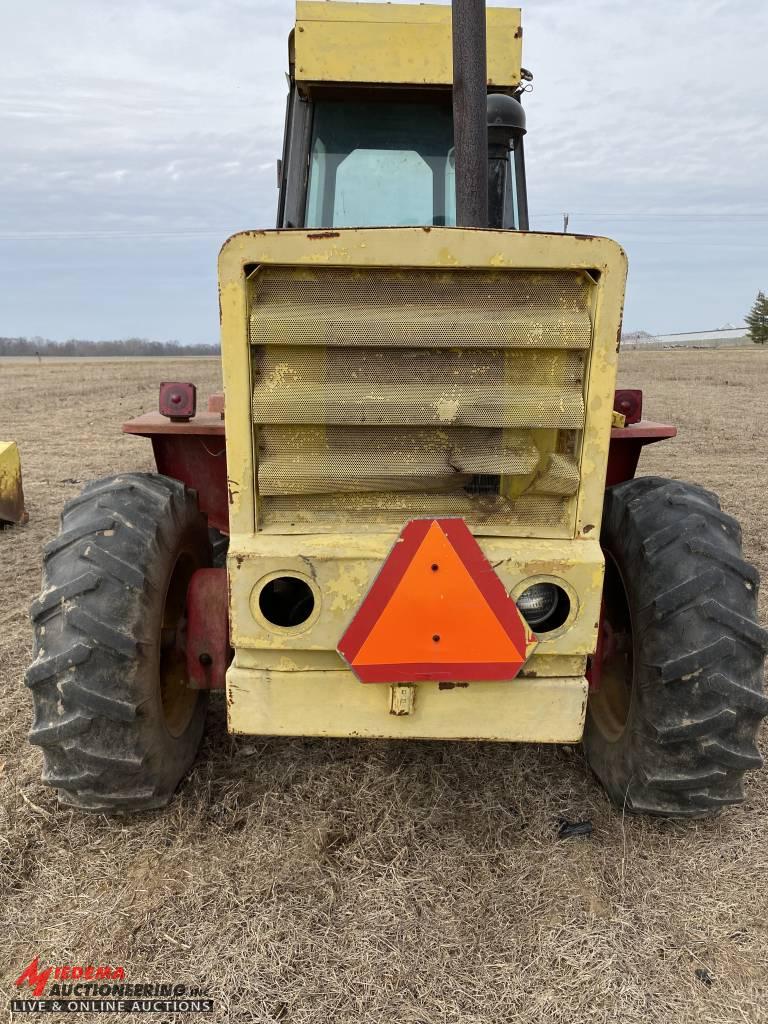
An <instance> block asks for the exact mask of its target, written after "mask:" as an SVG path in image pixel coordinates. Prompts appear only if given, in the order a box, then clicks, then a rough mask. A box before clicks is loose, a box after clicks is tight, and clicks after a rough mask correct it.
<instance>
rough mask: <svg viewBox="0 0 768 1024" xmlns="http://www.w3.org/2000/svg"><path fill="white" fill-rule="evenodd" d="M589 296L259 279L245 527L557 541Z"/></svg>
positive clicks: (406, 275)
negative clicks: (252, 478) (251, 506)
mask: <svg viewBox="0 0 768 1024" xmlns="http://www.w3.org/2000/svg"><path fill="white" fill-rule="evenodd" d="M593 288H594V284H593V282H592V281H591V279H590V278H589V277H588V276H587V275H586V274H577V273H565V272H551V273H541V272H538V273H527V272H521V271H503V272H500V271H489V272H476V271H466V270H454V271H410V272H405V271H388V270H382V269H375V270H359V269H351V270H343V269H339V268H311V269H308V268H304V267H302V268H294V267H290V268H283V267H278V268H268V269H267V268H262V269H260V270H259V271H258V272H257V273H256V274H254V275H253V277H252V279H251V293H250V304H251V307H250V338H251V343H252V346H253V348H252V352H253V356H252V358H253V418H254V423H255V425H256V454H257V460H258V478H257V479H258V491H259V509H260V523H261V524H262V525H270V524H281V525H283V526H285V527H297V528H298V527H306V526H307V525H308V524H313V525H314V527H315V528H317V529H321V530H322V529H334V528H343V525H344V524H348V525H352V524H355V525H360V524H369V523H370V524H380V525H386V526H389V525H393V526H398V525H401V524H402V523H403V522H404V521H406V520H407V519H408V518H412V517H414V516H419V515H433V514H442V515H461V516H463V517H464V518H466V519H467V521H468V522H469V523H470V524H477V525H480V524H484V525H492V526H494V527H497V528H499V529H500V530H501V531H502V532H510V533H514V532H515V527H516V526H517V527H522V526H525V527H526V528H531V527H536V526H538V525H541V526H546V527H547V528H548V529H549V530H552V529H558V528H562V530H563V531H564V532H565V531H567V530H568V528H569V525H570V523H571V521H572V512H573V497H574V495H575V494H576V492H577V491H578V486H579V476H578V454H579V448H580V437H581V430H582V428H583V425H584V373H585V364H586V359H587V355H588V353H587V352H586V351H585V350H586V349H588V347H589V345H590V341H591V331H592V327H591V316H590V308H591V301H592V294H591V293H592V290H593Z"/></svg>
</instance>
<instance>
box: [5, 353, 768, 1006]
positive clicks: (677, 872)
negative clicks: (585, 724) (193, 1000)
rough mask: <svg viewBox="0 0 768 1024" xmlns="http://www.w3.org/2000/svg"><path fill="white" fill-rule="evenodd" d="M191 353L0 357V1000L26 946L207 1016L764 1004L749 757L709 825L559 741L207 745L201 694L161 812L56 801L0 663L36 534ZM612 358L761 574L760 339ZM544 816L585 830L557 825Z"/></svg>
mask: <svg viewBox="0 0 768 1024" xmlns="http://www.w3.org/2000/svg"><path fill="white" fill-rule="evenodd" d="M191 369H192V370H193V371H194V372H193V376H194V378H195V379H196V381H197V383H198V385H199V386H200V389H201V392H202V393H203V394H205V393H207V392H208V391H209V390H210V389H211V388H213V387H215V386H216V385H217V380H218V366H217V364H216V362H215V361H208V362H203V361H196V363H195V365H194V367H193V368H191V367H190V364H189V363H187V362H183V363H182V362H178V363H172V362H167V363H166V362H163V361H157V360H152V361H141V360H135V361H131V362H130V363H126V362H114V363H112V362H110V361H106V360H105V361H104V362H98V363H96V362H91V363H89V364H88V365H87V366H86V365H84V364H81V365H79V366H78V364H77V362H76V361H68V362H67V364H66V365H64V364H62V363H59V364H51V365H47V364H46V363H45V362H44V363H43V365H42V366H37V365H32V364H24V363H15V364H10V363H9V364H4V363H3V362H2V361H0V379H1V380H2V382H3V393H4V395H5V396H6V402H5V404H4V406H3V407H2V409H0V437H4V438H5V437H8V438H15V439H17V440H18V441H19V443H20V446H21V451H22V457H23V459H24V475H25V486H26V491H27V498H28V507H29V511H30V515H31V519H30V523H29V524H28V525H27V526H26V527H24V528H22V529H14V530H9V531H5V532H4V533H2V534H0V590H1V592H2V597H3V601H2V605H0V701H2V720H1V721H2V725H1V726H0V993H1V994H2V997H3V998H5V999H10V997H11V995H12V993H15V991H16V990H15V988H14V985H13V981H14V979H15V978H16V977H17V975H18V974H19V973H20V971H21V969H22V968H23V967H25V966H26V965H27V963H28V962H29V961H30V960H31V959H32V958H33V957H34V956H35V955H38V954H39V955H40V957H41V959H42V960H43V961H45V962H46V963H49V964H50V963H54V964H58V963H72V964H75V963H80V964H88V963H95V964H99V963H102V964H103V963H108V964H112V965H117V964H120V965H123V966H124V967H125V969H126V980H127V981H129V982H149V981H173V982H182V983H184V982H186V983H188V984H191V985H205V986H208V987H209V988H210V990H211V993H212V995H213V998H214V999H215V1002H216V1011H215V1012H214V1014H212V1015H209V1016H208V1018H207V1019H211V1020H216V1021H219V1020H221V1021H225V1020H232V1021H237V1022H241V1021H242V1022H248V1021H254V1022H255V1021H258V1022H277V1021H285V1022H289V1024H293V1022H296V1024H326V1022H334V1024H347V1022H349V1024H352V1022H355V1024H357V1022H365V1024H369V1022H370V1024H379V1022H381V1024H384V1022H387V1024H390V1022H393V1021H396V1022H402V1024H422V1022H423V1024H454V1022H456V1024H458V1022H461V1024H481V1022H482V1024H487V1022H491V1021H492V1022H494V1024H496V1022H505V1024H506V1022H510V1024H511V1022H518V1021H519V1022H526V1024H527V1022H545V1021H546V1022H549V1024H559V1022H563V1024H565V1022H568V1024H573V1022H600V1024H603V1022H606V1021H621V1022H632V1024H634V1022H638V1024H639V1022H643V1024H649V1022H659V1024H661V1022H664V1024H667V1022H669V1021H670V1020H675V1021H676V1022H696V1024H710V1022H711V1024H715V1022H718V1024H720V1022H722V1024H732V1022H734V1021H749V1022H759V1021H766V1020H768V885H766V871H767V869H768V784H767V780H766V773H765V772H758V773H754V774H753V775H752V776H750V781H749V784H748V788H747V792H748V797H747V803H746V805H744V806H742V807H740V808H737V809H732V810H729V811H727V812H726V813H724V814H723V815H722V816H721V817H719V818H717V819H714V820H710V821H704V822H696V823H675V822H666V821H655V820H645V819H635V818H624V817H623V816H622V814H621V813H620V812H618V811H616V810H615V809H613V808H612V807H611V806H610V805H609V804H608V802H607V800H606V799H605V797H604V796H603V794H602V792H601V790H600V789H599V787H598V785H597V783H596V782H595V780H594V779H593V778H592V777H591V776H590V774H589V772H588V770H587V768H586V766H585V764H584V761H583V758H582V755H581V752H580V750H579V749H578V748H575V747H545V746H520V747H517V746H503V745H494V744H451V743H399V742H398V743H387V742H360V741H318V740H301V739H294V740H285V739H275V740H273V739H267V740H264V739H261V738H245V739H234V738H232V737H229V736H228V735H227V733H226V726H225V715H224V709H223V704H222V701H221V700H220V699H218V698H216V699H214V700H213V706H212V712H211V716H210V725H209V728H208V731H207V734H206V738H205V740H204V744H203V749H202V751H201V754H200V757H199V759H198V761H197V763H196V766H195V769H194V771H193V773H192V775H191V777H190V778H189V779H188V780H187V782H186V783H185V784H184V785H183V787H182V789H181V791H180V792H179V794H178V796H177V798H176V799H175V801H174V802H173V803H172V805H171V806H170V807H169V808H167V809H166V810H164V811H161V812H157V813H152V814H147V815H136V816H131V817H126V818H124V819H109V818H106V817H103V816H96V817H92V816H88V817H86V816H83V815H82V814H79V813H77V812H74V811H71V810H69V809H65V808H63V807H60V806H59V805H58V804H57V801H56V797H55V794H54V793H52V792H51V791H49V790H48V789H46V788H45V787H43V786H42V785H41V783H40V781H39V777H40V766H41V765H40V756H39V752H38V751H36V750H34V749H33V748H31V747H29V746H28V745H27V743H26V740H25V736H26V732H27V730H28V728H29V723H30V702H29V697H28V693H27V692H26V690H25V688H24V687H23V685H22V681H21V677H22V673H23V670H24V668H25V666H26V664H27V662H28V660H29V656H30V648H31V634H30V627H29V624H28V620H27V608H28V605H29V603H30V601H31V600H32V598H33V597H34V595H35V594H36V592H37V589H38V587H39V571H40V568H39V566H40V546H41V544H42V543H43V542H44V541H45V540H46V539H47V538H49V537H50V536H52V535H53V534H54V533H55V531H56V527H57V517H58V513H59V510H60V507H61V505H62V503H63V501H64V500H66V499H67V498H68V497H70V496H73V495H74V494H76V493H77V492H78V491H79V489H80V486H81V485H82V482H84V481H85V480H87V479H89V478H91V477H94V476H98V475H104V474H107V473H110V472H115V471H118V470H123V469H131V468H135V469H149V468H151V455H150V451H149V446H148V444H146V442H142V441H141V440H138V439H131V438H128V437H124V436H121V435H120V434H119V425H120V422H121V421H122V420H123V419H125V418H127V417H128V416H130V415H133V414H134V413H136V412H138V411H140V410H142V409H143V408H151V407H153V405H154V403H155V401H156V385H157V382H158V381H159V380H162V379H174V378H178V379H187V377H188V376H189V373H190V370H191ZM621 378H622V380H621V382H622V383H623V384H625V385H626V386H631V385H635V386H640V387H644V388H645V389H646V403H647V409H646V412H647V415H649V416H650V417H652V418H656V419H666V418H670V419H672V420H674V421H676V422H677V423H678V424H679V425H680V430H681V433H680V437H679V439H678V440H677V441H674V442H667V443H664V444H660V445H658V446H654V447H652V448H650V449H649V450H648V451H647V453H646V455H644V456H643V461H642V463H641V467H642V470H643V472H659V473H662V474H665V475H670V476H678V477H681V478H687V479H691V480H695V481H697V482H699V483H702V484H704V485H706V486H710V487H712V488H713V489H715V490H717V491H719V492H720V494H721V496H722V499H723V506H724V508H726V509H727V511H729V512H732V513H733V514H735V515H737V516H738V517H739V518H740V519H741V520H742V522H743V525H744V534H745V549H746V553H747V557H749V558H750V559H751V560H752V561H754V562H755V563H756V564H757V565H758V567H759V568H760V569H761V570H762V572H763V574H765V573H766V572H767V571H768V509H767V508H766V502H765V493H766V484H767V483H768V469H767V468H766V462H765V426H764V423H763V418H762V410H763V405H764V396H765V394H766V393H767V392H768V353H763V352H760V351H754V352H753V351H749V350H745V351H738V352H730V351H727V350H726V351H706V352H699V351H695V352H691V351H682V352H652V353H651V352H647V353H646V352H631V353H627V354H626V355H625V356H623V357H622V372H621ZM8 399H10V401H9V400H8ZM761 615H762V619H763V621H764V622H765V621H766V619H768V607H766V603H765V599H764V598H763V602H762V604H761ZM763 750H764V752H767V751H766V743H765V732H764V733H763ZM560 815H564V816H566V817H568V818H569V819H571V820H580V819H583V818H590V819H591V820H592V821H593V823H594V826H595V829H594V832H593V834H592V835H591V836H590V837H588V838H582V839H577V840H570V841H560V840H558V839H557V818H558V817H559V816H560ZM697 971H699V972H700V974H701V972H708V973H707V974H706V975H704V976H703V977H704V980H702V977H700V976H697V973H696V972H697ZM709 978H711V983H710V984H708V983H707V980H708V979H709ZM69 1019H71V1020H76V1019H77V1015H75V1014H72V1015H70V1017H69ZM103 1019H104V1020H105V1021H109V1020H110V1016H109V1015H104V1018H103ZM120 1019H124V1018H122V1017H121V1018H120ZM143 1019H145V1020H148V1021H150V1020H154V1021H166V1020H171V1019H172V1018H170V1017H168V1016H167V1015H163V1014H158V1015H154V1014H147V1015H145V1016H144V1017H143Z"/></svg>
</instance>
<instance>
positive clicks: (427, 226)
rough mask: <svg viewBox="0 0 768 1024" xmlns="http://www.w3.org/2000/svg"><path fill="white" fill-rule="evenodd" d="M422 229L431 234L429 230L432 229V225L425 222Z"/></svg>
mask: <svg viewBox="0 0 768 1024" xmlns="http://www.w3.org/2000/svg"><path fill="white" fill-rule="evenodd" d="M421 230H422V231H424V232H426V233H427V234H429V232H430V231H431V230H432V227H431V225H429V224H425V225H423V226H422V228H421Z"/></svg>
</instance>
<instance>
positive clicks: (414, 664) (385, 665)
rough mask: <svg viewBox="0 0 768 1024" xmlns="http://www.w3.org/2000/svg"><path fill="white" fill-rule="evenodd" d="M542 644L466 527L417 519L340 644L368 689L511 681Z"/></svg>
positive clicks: (453, 522)
mask: <svg viewBox="0 0 768 1024" xmlns="http://www.w3.org/2000/svg"><path fill="white" fill-rule="evenodd" d="M535 645H536V637H535V636H534V635H533V633H532V632H531V630H530V629H529V627H528V625H527V623H526V622H525V620H524V619H523V617H522V616H521V614H520V612H519V611H518V609H517V606H516V605H515V602H514V601H513V600H512V598H511V597H509V595H508V594H507V592H506V590H505V589H504V585H503V584H502V582H501V580H500V579H499V577H498V576H497V575H496V573H495V572H494V570H493V568H492V566H491V565H490V564H489V562H488V560H487V559H486V557H485V555H484V554H483V553H482V551H481V550H480V547H479V545H478V543H477V541H476V540H475V538H474V537H473V536H472V534H471V533H470V532H469V529H468V527H467V525H466V523H465V522H464V520H463V519H413V520H411V522H410V523H408V524H407V525H406V526H405V528H404V529H403V531H402V533H401V534H400V536H399V538H398V540H397V543H396V544H395V546H394V548H393V549H392V551H391V553H390V555H389V557H388V558H387V560H386V562H385V563H384V565H383V566H382V568H381V571H380V573H379V575H378V576H377V577H376V580H375V581H374V583H373V586H372V587H371V589H370V591H369V592H368V594H367V596H366V598H365V600H364V601H363V603H362V604H361V605H360V607H359V608H358V610H357V613H356V615H355V617H354V618H353V620H352V622H351V623H350V625H349V627H348V629H347V631H346V632H345V634H344V636H343V637H342V638H341V640H340V642H339V647H338V650H339V653H340V654H341V655H342V657H344V658H345V660H346V661H347V662H348V664H349V666H350V668H351V669H352V671H353V672H355V674H356V675H357V676H358V678H359V679H361V680H362V681H363V682H364V683H400V682H415V681H418V680H427V679H433V680H443V681H449V680H450V681H454V682H465V681H470V680H478V679H513V678H514V677H515V676H516V675H517V673H518V672H519V670H520V668H521V667H522V665H523V664H524V662H525V661H526V659H527V658H528V656H529V655H530V653H531V651H532V650H533V648H534V647H535Z"/></svg>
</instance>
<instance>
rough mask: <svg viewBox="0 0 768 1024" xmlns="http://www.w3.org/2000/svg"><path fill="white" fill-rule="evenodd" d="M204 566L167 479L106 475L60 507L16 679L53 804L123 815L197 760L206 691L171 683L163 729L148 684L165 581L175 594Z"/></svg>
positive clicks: (148, 802)
mask: <svg viewBox="0 0 768 1024" xmlns="http://www.w3.org/2000/svg"><path fill="white" fill-rule="evenodd" d="M210 564H211V549H210V542H209V539H208V528H207V523H206V520H205V517H204V516H203V515H202V514H201V513H200V511H199V509H198V506H197V497H196V495H195V492H194V491H191V490H189V489H188V488H186V487H185V486H184V485H183V484H181V483H179V481H177V480H171V479H169V478H168V477H164V476H157V475H153V474H149V473H135V474H124V475H121V476H115V477H108V478H106V479H103V480H95V481H93V482H92V483H89V484H87V485H86V487H85V488H84V489H83V492H82V494H81V495H80V496H79V497H77V498H75V499H74V500H72V501H70V502H68V503H67V505H65V507H64V511H63V513H62V516H61V530H60V533H59V535H58V537H57V538H56V539H55V540H53V541H51V543H50V544H48V545H47V546H46V548H45V550H44V563H43V589H42V593H41V595H40V597H39V598H38V599H37V600H36V601H35V602H34V604H33V605H32V608H31V612H30V614H31V617H32V621H33V623H34V626H35V651H34V653H35V660H34V661H33V663H32V665H31V666H30V667H29V669H28V671H27V675H26V683H27V686H28V687H29V688H30V690H31V692H32V697H33V701H34V710H35V718H34V724H33V726H32V731H31V732H30V734H29V739H30V742H31V743H35V744H38V745H39V746H40V747H42V749H43V753H44V757H45V766H44V771H43V781H44V782H45V783H47V784H48V785H50V786H53V787H55V788H56V789H58V790H59V796H60V799H61V800H62V802H64V803H67V804H71V805H73V806H76V807H80V808H84V809H86V810H93V811H108V812H116V811H118V812H120V811H122V812H125V811H133V810H144V809H147V808H153V807H161V806H163V805H164V804H166V803H167V802H168V801H169V800H170V798H171V796H172V795H173V792H174V790H175V789H176V787H177V786H178V784H179V781H180V780H181V778H182V776H183V775H184V773H185V772H186V771H187V769H188V768H189V767H190V765H191V764H192V762H193V760H194V758H195V754H196V753H197V749H198V747H199V744H200V739H201V736H202V733H203V727H204V723H205V712H206V704H207V693H206V692H204V691H201V692H199V693H197V694H186V693H184V691H183V680H182V682H181V683H180V684H178V687H177V692H178V693H179V694H180V697H179V705H178V706H179V708H180V719H179V721H178V728H177V729H174V730H173V732H172V731H171V729H170V728H169V726H168V723H167V721H166V715H165V714H164V710H163V702H162V695H161V686H160V679H161V672H160V664H161V662H160V658H161V654H160V644H161V630H162V626H163V618H164V614H165V609H166V600H167V596H166V595H167V594H170V591H169V584H170V583H171V580H173V581H174V583H173V591H174V593H176V592H178V593H181V592H182V590H183V593H184V594H185V593H186V584H185V582H184V578H185V577H186V576H187V574H189V573H191V572H192V571H194V570H195V569H197V568H203V567H206V566H210ZM170 600H171V598H170V597H168V601H170ZM179 600H180V601H182V602H183V596H182V597H177V598H174V601H175V603H176V604H178V602H179Z"/></svg>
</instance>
